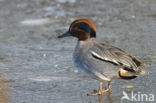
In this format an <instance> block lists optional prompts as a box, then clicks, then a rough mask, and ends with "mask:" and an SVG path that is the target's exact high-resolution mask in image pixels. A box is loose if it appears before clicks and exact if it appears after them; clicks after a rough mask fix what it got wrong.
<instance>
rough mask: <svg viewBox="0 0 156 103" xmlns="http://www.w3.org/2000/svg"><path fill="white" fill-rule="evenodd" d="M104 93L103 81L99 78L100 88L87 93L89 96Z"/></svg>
mask: <svg viewBox="0 0 156 103" xmlns="http://www.w3.org/2000/svg"><path fill="white" fill-rule="evenodd" d="M102 93H103V88H102V81H101V80H99V90H98V91H97V92H95V93H90V94H87V96H98V95H102Z"/></svg>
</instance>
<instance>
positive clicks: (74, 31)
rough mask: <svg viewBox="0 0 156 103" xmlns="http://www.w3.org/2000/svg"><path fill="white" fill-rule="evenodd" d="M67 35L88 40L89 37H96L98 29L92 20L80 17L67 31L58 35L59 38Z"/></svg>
mask: <svg viewBox="0 0 156 103" xmlns="http://www.w3.org/2000/svg"><path fill="white" fill-rule="evenodd" d="M67 36H74V37H77V38H78V39H79V40H87V39H89V38H95V37H96V29H95V26H94V24H93V23H92V22H91V21H90V20H88V19H78V20H75V21H74V22H73V23H72V24H71V25H70V28H69V30H68V31H67V32H66V33H64V34H62V35H60V36H58V38H63V37H67Z"/></svg>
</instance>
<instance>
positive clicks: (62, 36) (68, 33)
mask: <svg viewBox="0 0 156 103" xmlns="http://www.w3.org/2000/svg"><path fill="white" fill-rule="evenodd" d="M70 35H71V34H70V32H69V31H67V32H66V33H64V34H62V35H59V36H58V38H64V37H67V36H70Z"/></svg>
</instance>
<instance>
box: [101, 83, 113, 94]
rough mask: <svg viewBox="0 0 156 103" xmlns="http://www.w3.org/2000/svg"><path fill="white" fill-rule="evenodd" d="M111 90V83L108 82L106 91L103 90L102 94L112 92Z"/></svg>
mask: <svg viewBox="0 0 156 103" xmlns="http://www.w3.org/2000/svg"><path fill="white" fill-rule="evenodd" d="M110 88H111V81H108V86H107V88H106V89H103V90H102V93H105V92H108V91H110Z"/></svg>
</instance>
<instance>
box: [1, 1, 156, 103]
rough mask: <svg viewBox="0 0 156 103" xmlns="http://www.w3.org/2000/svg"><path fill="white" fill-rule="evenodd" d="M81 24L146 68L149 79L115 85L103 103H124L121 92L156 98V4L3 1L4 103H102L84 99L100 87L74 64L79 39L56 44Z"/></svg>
mask: <svg viewBox="0 0 156 103" xmlns="http://www.w3.org/2000/svg"><path fill="white" fill-rule="evenodd" d="M77 18H88V19H90V20H92V21H93V22H94V24H95V26H96V28H97V40H98V41H99V42H105V43H109V44H111V45H114V46H118V47H120V48H121V49H123V50H126V51H128V52H129V53H131V54H133V55H135V56H136V57H138V58H139V59H141V60H142V61H143V62H144V63H146V64H147V65H148V66H147V67H146V68H144V69H145V70H147V71H149V73H150V74H149V75H146V76H141V77H138V78H136V79H134V80H131V81H125V80H119V81H113V82H112V89H111V94H110V95H108V96H107V95H103V97H102V99H103V103H120V102H121V98H122V96H123V91H125V92H126V93H127V94H128V95H129V96H130V95H131V92H132V91H133V92H134V93H136V94H137V96H138V97H139V96H140V95H141V94H147V96H148V98H149V97H150V94H153V95H155V96H156V79H155V77H156V29H155V28H156V1H155V0H85V1H84V0H53V1H52V0H0V48H1V50H0V75H1V77H2V78H3V79H2V80H1V82H0V87H1V90H0V100H2V102H0V103H5V102H8V103H99V101H100V99H99V98H97V97H87V96H86V94H87V93H90V92H91V91H93V90H94V89H97V87H98V81H96V80H93V79H90V78H86V77H85V74H83V73H80V72H78V71H77V69H76V68H75V67H74V65H73V63H72V51H73V49H74V47H75V44H76V42H75V41H76V39H75V38H65V39H62V40H59V39H57V36H58V35H59V34H61V33H64V32H65V31H66V30H67V29H68V27H69V25H70V23H71V22H72V21H73V20H75V19H77ZM6 82H7V83H6ZM6 84H7V85H6ZM126 85H131V86H133V88H131V89H126V88H124V87H125V86H126ZM5 88H7V89H5ZM4 92H7V95H6V93H4ZM139 93H140V94H139ZM1 94H2V95H1ZM6 99H7V100H6ZM155 99H156V97H155ZM133 102H135V103H140V102H139V101H138V102H137V101H133ZM155 102H156V100H155ZM155 102H154V101H153V103H155ZM123 103H132V101H128V100H123ZM143 103H152V102H149V101H145V99H144V102H143Z"/></svg>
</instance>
